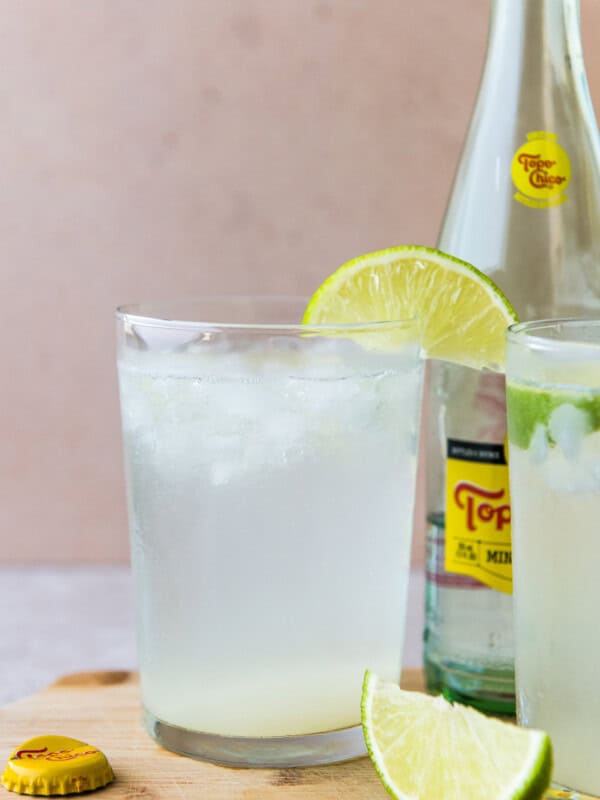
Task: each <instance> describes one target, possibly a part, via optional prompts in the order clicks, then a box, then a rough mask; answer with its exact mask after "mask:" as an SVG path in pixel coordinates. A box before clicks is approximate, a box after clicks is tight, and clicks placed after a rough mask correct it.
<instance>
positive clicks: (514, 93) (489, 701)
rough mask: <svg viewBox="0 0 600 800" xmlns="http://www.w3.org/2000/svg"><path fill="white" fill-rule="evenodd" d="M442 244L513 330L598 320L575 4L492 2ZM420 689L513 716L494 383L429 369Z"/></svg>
mask: <svg viewBox="0 0 600 800" xmlns="http://www.w3.org/2000/svg"><path fill="white" fill-rule="evenodd" d="M438 246H439V248H440V249H442V250H445V251H447V252H449V253H451V254H453V255H455V256H457V257H459V258H463V259H465V260H466V261H469V262H471V263H472V264H474V265H475V266H477V267H479V268H480V269H481V270H483V271H484V272H485V273H487V274H488V275H490V277H492V278H493V280H494V281H495V282H496V283H497V284H498V285H499V286H500V287H501V289H502V290H503V291H504V292H505V293H506V295H507V296H508V297H509V299H510V300H511V302H512V303H513V305H514V306H515V308H516V311H517V313H518V314H519V316H520V317H521V318H522V319H531V318H539V317H545V316H550V315H551V316H579V315H583V314H586V313H587V314H588V315H589V314H590V312H593V311H594V310H596V312H597V311H598V309H600V139H599V136H598V129H597V125H596V121H595V117H594V112H593V108H592V104H591V100H590V97H589V91H588V84H587V78H586V74H585V68H584V63H583V55H582V45H581V34H580V27H579V2H578V0H492V2H491V17H490V28H489V36H488V48H487V56H486V62H485V67H484V71H483V76H482V80H481V85H480V89H479V95H478V98H477V102H476V105H475V111H474V114H473V118H472V121H471V125H470V128H469V131H468V134H467V137H466V141H465V144H464V148H463V153H462V155H461V158H460V162H459V166H458V170H457V174H456V178H455V181H454V185H453V188H452V191H451V195H450V200H449V203H448V207H447V211H446V215H445V219H444V222H443V225H442V229H441V233H440V237H439V242H438ZM428 378H429V388H428V396H427V397H428V406H429V407H428V415H427V419H428V430H427V439H426V442H427V444H426V446H427V570H426V599H425V606H426V610H425V616H426V622H425V632H424V658H425V672H426V682H427V687H428V689H429V690H430V691H434V692H439V691H443V692H444V693H445V694H446V695H447V696H449V697H451V698H452V699H456V700H460V701H462V702H467V703H469V704H471V705H474V706H477V707H479V708H481V709H482V710H484V711H488V712H490V713H512V712H513V711H514V671H513V644H512V602H511V600H512V598H511V594H510V592H511V586H512V582H511V550H510V522H509V514H510V498H509V496H508V474H507V466H506V464H505V463H503V462H504V437H505V406H504V381H503V378H502V376H499V375H495V374H493V373H485V372H483V373H481V372H476V371H474V370H469V369H465V368H462V367H454V366H450V365H446V364H442V363H441V362H431V364H430V369H429V376H428Z"/></svg>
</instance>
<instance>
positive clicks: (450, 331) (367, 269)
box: [303, 245, 517, 369]
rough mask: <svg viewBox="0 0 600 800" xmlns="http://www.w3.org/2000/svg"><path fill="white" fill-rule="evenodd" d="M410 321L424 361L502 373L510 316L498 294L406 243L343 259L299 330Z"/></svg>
mask: <svg viewBox="0 0 600 800" xmlns="http://www.w3.org/2000/svg"><path fill="white" fill-rule="evenodd" d="M415 317H416V318H418V319H419V321H420V322H421V326H422V328H421V338H422V348H423V352H424V355H425V356H428V357H429V358H440V359H444V360H446V361H452V362H454V363H456V364H463V365H464V366H468V367H474V368H476V369H483V368H484V367H487V368H489V369H502V367H503V365H504V333H505V331H506V328H507V327H508V326H509V325H511V324H512V323H513V322H516V320H517V316H516V314H515V311H514V309H513V307H512V306H511V304H510V303H509V301H508V300H507V299H506V297H505V296H504V295H503V294H502V292H501V291H500V289H498V287H497V286H496V285H495V284H494V283H493V282H492V281H491V280H490V279H489V278H488V277H487V276H486V275H484V274H483V273H482V272H480V271H479V270H478V269H476V268H475V267H473V266H471V265H470V264H467V263H466V262H465V261H459V260H458V259H457V258H453V257H452V256H449V255H446V254H445V253H442V252H440V251H439V250H433V249H432V248H430V247H420V246H417V245H407V246H404V247H392V248H389V249H388V250H380V251H378V252H376V253H368V254H367V255H364V256H360V257H359V258H355V259H353V260H352V261H348V262H347V263H346V264H344V265H343V266H341V267H340V268H339V269H338V270H336V271H335V272H334V273H333V275H331V276H330V277H329V278H327V280H326V281H325V282H324V283H323V284H321V286H320V287H319V288H318V289H317V291H316V292H315V293H314V295H313V296H312V298H311V300H310V302H309V304H308V306H307V308H306V312H305V314H304V320H303V322H305V323H307V324H326V323H344V322H384V321H390V320H403V319H411V318H415Z"/></svg>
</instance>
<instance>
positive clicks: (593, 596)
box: [506, 320, 600, 796]
mask: <svg viewBox="0 0 600 800" xmlns="http://www.w3.org/2000/svg"><path fill="white" fill-rule="evenodd" d="M506 377H507V412H508V436H509V442H510V489H511V498H512V512H513V518H512V535H513V555H514V600H515V649H516V681H517V713H518V719H519V722H520V723H521V724H522V725H525V726H527V727H535V728H541V729H542V730H545V731H547V732H548V733H549V734H550V736H551V738H552V743H553V748H554V764H555V766H554V779H555V781H556V782H557V783H558V784H559V785H561V786H564V787H568V788H569V789H574V790H578V791H580V792H586V793H587V794H588V795H594V796H600V762H599V761H598V756H597V751H598V742H599V741H600V692H598V674H599V671H600V633H599V631H600V628H599V626H598V608H599V606H600V588H599V584H598V564H599V563H600V534H599V532H598V519H600V320H593V321H585V320H554V321H553V320H550V321H542V322H526V323H521V324H518V325H513V326H512V327H511V328H510V329H509V333H508V342H507V354H506ZM561 796H562V795H561ZM565 796H566V795H565Z"/></svg>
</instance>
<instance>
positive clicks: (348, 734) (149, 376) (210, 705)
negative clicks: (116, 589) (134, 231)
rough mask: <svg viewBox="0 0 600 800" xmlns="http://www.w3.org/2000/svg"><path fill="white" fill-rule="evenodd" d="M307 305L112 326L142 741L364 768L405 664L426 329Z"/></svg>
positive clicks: (234, 757)
mask: <svg viewBox="0 0 600 800" xmlns="http://www.w3.org/2000/svg"><path fill="white" fill-rule="evenodd" d="M303 308H304V303H303V302H302V301H295V302H292V301H285V302H284V301H278V300H268V299H262V300H261V299H244V298H237V299H228V300H225V299H224V300H213V301H205V302H201V303H179V304H170V305H166V306H163V307H159V308H152V307H140V306H132V307H128V308H124V309H121V310H120V311H119V313H118V334H119V380H120V391H121V410H122V423H123V437H124V447H125V463H126V473H127V485H128V499H129V515H130V530H131V541H132V564H133V571H134V578H135V585H136V593H137V619H138V644H139V661H140V676H141V688H142V699H143V705H144V713H145V720H146V726H147V728H148V730H149V732H150V733H151V734H152V735H153V736H154V737H155V738H156V739H157V740H158V741H159V742H161V743H162V744H163V745H164V746H165V747H167V748H169V749H172V750H176V751H178V752H180V753H184V754H187V755H192V756H196V757H200V758H207V759H210V760H214V761H219V762H222V763H227V764H240V765H256V766H267V765H270V766H284V765H285V766H293V765H299V764H318V763H327V762H331V761H340V760H344V759H348V758H353V757H356V756H358V755H362V754H364V753H365V746H364V742H363V739H362V731H361V729H360V726H359V722H360V696H361V683H362V678H363V673H364V670H365V668H370V669H372V670H374V671H375V672H377V673H378V674H379V675H380V676H381V677H382V678H384V679H387V680H393V681H397V680H398V679H399V677H400V670H401V662H402V642H403V634H404V621H405V616H406V593H407V584H408V576H409V564H410V542H411V529H412V516H413V503H414V490H415V462H416V449H417V431H418V427H419V426H418V415H419V408H420V392H421V378H422V361H421V359H420V357H419V349H420V344H419V337H418V328H417V324H416V323H415V322H414V321H408V322H391V323H375V324H364V325H342V326H321V327H314V326H303V325H301V324H300V320H301V318H302V310H303Z"/></svg>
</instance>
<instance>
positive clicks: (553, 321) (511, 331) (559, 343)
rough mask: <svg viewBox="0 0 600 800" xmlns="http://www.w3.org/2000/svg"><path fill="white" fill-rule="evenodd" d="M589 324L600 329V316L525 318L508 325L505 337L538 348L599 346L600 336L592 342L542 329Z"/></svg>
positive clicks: (513, 341) (510, 340) (574, 327)
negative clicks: (559, 335) (549, 332)
mask: <svg viewBox="0 0 600 800" xmlns="http://www.w3.org/2000/svg"><path fill="white" fill-rule="evenodd" d="M590 326H591V327H592V328H598V329H599V330H600V317H554V318H553V317H549V318H547V319H533V320H526V321H524V322H514V323H513V324H512V325H509V327H508V329H507V331H506V339H507V341H509V342H511V343H514V344H518V345H521V346H523V347H529V348H532V349H533V348H535V349H538V350H557V349H563V348H565V349H566V348H568V349H573V348H579V347H581V348H584V349H585V348H600V336H599V338H598V341H597V342H593V341H585V340H582V339H575V338H571V337H569V336H568V335H567V336H565V337H564V338H557V337H555V336H548V335H546V336H545V335H544V331H551V330H553V331H556V330H557V329H558V328H559V327H562V328H565V329H566V330H567V331H568V330H570V329H573V330H575V329H578V328H581V327H590Z"/></svg>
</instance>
